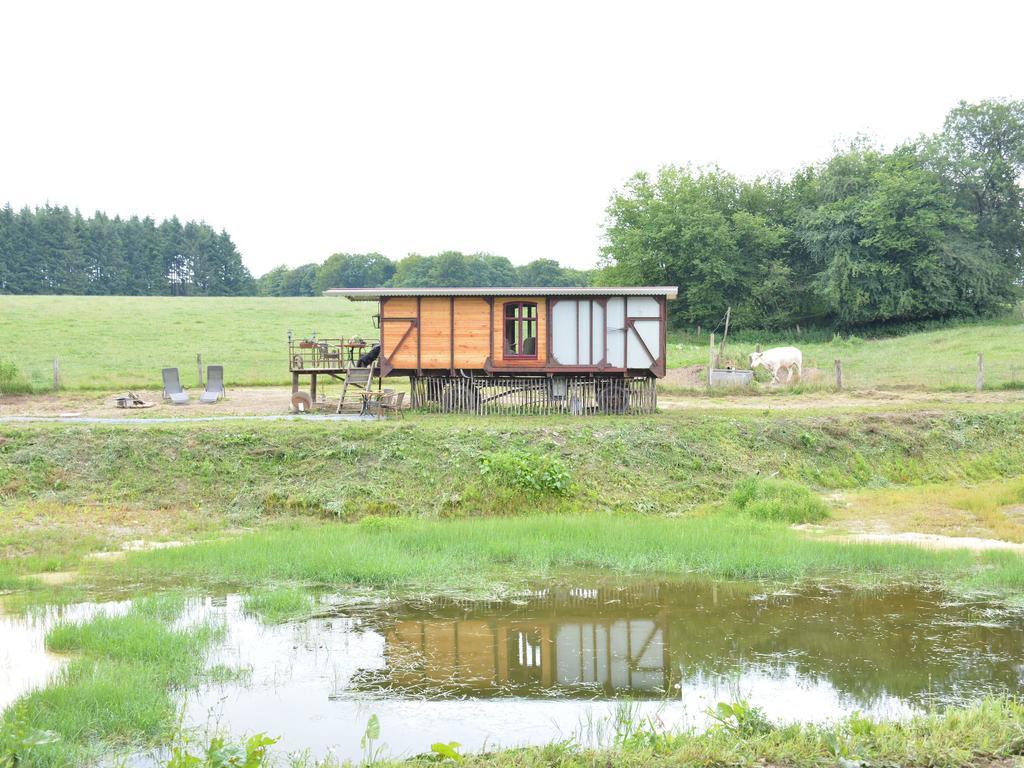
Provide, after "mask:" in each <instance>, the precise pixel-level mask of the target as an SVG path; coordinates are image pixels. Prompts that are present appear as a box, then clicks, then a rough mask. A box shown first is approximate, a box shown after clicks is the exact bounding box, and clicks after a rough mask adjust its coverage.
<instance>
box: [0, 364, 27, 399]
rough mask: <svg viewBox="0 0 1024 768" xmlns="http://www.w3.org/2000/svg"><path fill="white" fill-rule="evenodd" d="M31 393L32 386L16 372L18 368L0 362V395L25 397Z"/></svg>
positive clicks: (19, 372)
mask: <svg viewBox="0 0 1024 768" xmlns="http://www.w3.org/2000/svg"><path fill="white" fill-rule="evenodd" d="M31 392H32V384H31V383H29V380H28V379H26V378H25V377H24V376H23V375H22V373H21V371H19V370H18V366H16V365H15V364H14V363H10V362H7V361H4V360H0V395H27V394H30V393H31Z"/></svg>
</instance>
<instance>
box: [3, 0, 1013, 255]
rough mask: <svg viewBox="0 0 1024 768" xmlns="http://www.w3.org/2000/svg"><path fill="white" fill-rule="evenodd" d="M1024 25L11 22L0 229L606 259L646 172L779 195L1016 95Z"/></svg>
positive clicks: (383, 5)
mask: <svg viewBox="0 0 1024 768" xmlns="http://www.w3.org/2000/svg"><path fill="white" fill-rule="evenodd" d="M1022 29H1024V3H1020V2H1006V3H989V2H978V1H977V0H974V1H973V2H970V3H959V4H955V5H954V4H952V3H950V4H946V3H938V2H922V3H910V2H895V1H894V0H888V1H887V2H882V3H872V2H861V1H859V0H858V2H852V1H851V2H843V3H839V2H821V1H820V0H819V1H818V2H809V3H779V2H763V1H762V2H751V3H729V2H706V3H684V2H675V3H647V2H634V1H631V2H621V3H616V4H604V3H595V2H581V3H556V2H540V3H530V2H509V3H504V4H501V3H492V2H466V3H434V2H423V1H422V0H421V1H419V2H410V3H392V2H360V3H340V2H337V3H323V4H320V3H303V2H291V3H284V2H278V3H274V4H266V5H264V4H259V3H255V2H238V3H231V2H211V1H210V0H204V1H203V2H163V3H155V2H137V1H136V0H132V2H124V3H117V2H82V1H81V0H73V1H71V2H49V1H48V2H31V1H30V0H21V1H20V2H12V3H5V4H4V6H3V9H2V14H0V66H2V68H3V73H4V79H3V86H2V88H0V204H2V203H3V202H4V201H9V202H10V203H11V204H12V205H13V206H15V207H21V206H23V205H30V206H32V205H42V204H44V203H46V202H47V201H49V202H51V203H55V204H66V205H68V206H70V207H72V208H75V207H78V208H80V209H81V211H82V212H83V213H84V214H90V213H91V212H93V211H94V210H96V209H101V210H104V211H106V212H108V213H110V214H111V215H113V214H121V215H122V216H126V215H131V214H138V215H140V216H143V215H150V216H153V217H154V218H157V219H160V218H164V217H168V216H171V215H174V214H177V215H178V216H179V217H181V218H182V219H193V218H194V219H203V220H205V221H206V222H208V223H209V224H211V225H212V226H214V227H216V228H218V229H220V228H224V229H227V230H228V232H230V233H231V235H232V237H233V238H234V240H235V242H236V243H237V244H238V247H239V249H240V250H241V252H242V254H243V258H244V260H245V263H246V264H247V265H248V267H249V268H250V269H251V270H252V272H253V273H254V274H256V275H259V274H262V273H263V272H265V271H267V270H268V269H269V268H270V267H272V266H274V265H276V264H281V263H284V264H289V265H297V264H302V263H306V262H310V261H322V260H323V259H324V258H326V257H327V256H328V255H330V254H331V253H333V252H335V251H350V252H365V251H380V252H382V253H384V254H386V255H387V256H390V257H392V258H400V257H402V256H404V255H406V254H407V253H409V252H418V253H435V252H437V251H441V250H445V249H457V250H462V251H467V252H471V251H487V252H490V253H495V254H500V255H504V256H508V257H509V258H510V259H511V260H512V261H513V262H514V263H524V262H526V261H529V260H531V259H534V258H539V257H548V258H555V259H558V260H559V261H561V262H562V263H564V264H567V265H571V266H576V267H586V266H589V265H592V264H593V263H594V262H595V261H596V258H597V252H598V248H599V247H600V242H601V226H602V222H603V218H604V209H605V206H606V205H607V202H608V198H609V196H610V195H611V193H612V192H613V190H614V189H615V188H616V187H617V186H620V185H621V184H622V183H623V181H624V180H626V179H627V178H628V177H629V176H630V175H632V174H633V173H634V172H636V171H637V170H641V169H643V170H656V169H657V168H658V167H659V166H660V165H663V164H667V163H676V164H687V163H690V164H694V165H707V164H715V163H717V164H719V165H721V166H722V167H724V168H726V169H729V170H732V171H735V172H737V173H740V174H742V175H745V176H755V175H758V174H761V173H764V172H768V171H783V172H786V171H789V170H792V169H794V168H796V167H798V166H800V165H802V164H805V163H808V162H813V161H815V160H817V159H820V158H821V157H823V156H824V155H825V154H827V153H828V151H829V150H830V148H831V147H832V146H833V144H834V143H835V141H836V140H837V139H841V138H844V137H845V138H849V137H852V136H854V135H856V134H857V133H859V132H867V133H870V134H872V135H874V136H875V137H877V139H878V140H879V141H881V142H882V143H884V144H887V145H892V144H893V143H896V142H898V141H900V140H902V139H904V138H907V137H912V136H916V135H917V134H919V133H922V132H932V131H935V130H938V129H939V128H940V127H941V124H942V118H943V116H944V114H945V113H946V111H947V110H948V109H949V108H950V107H952V106H954V105H955V103H956V102H957V101H958V100H959V99H967V100H978V99H982V98H987V97H993V96H1011V97H1016V98H1021V97H1022V96H1024V59H1022V58H1021V30H1022Z"/></svg>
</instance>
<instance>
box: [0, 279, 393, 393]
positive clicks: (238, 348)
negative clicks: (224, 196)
mask: <svg viewBox="0 0 1024 768" xmlns="http://www.w3.org/2000/svg"><path fill="white" fill-rule="evenodd" d="M375 306H376V305H375V304H371V303H365V302H362V303H357V302H352V301H349V300H347V299H339V298H326V297H314V298H235V297H230V298H190V297H182V298H177V297H161V296H155V297H154V296H146V297H133V296H0V361H7V362H13V363H14V364H15V365H17V366H18V368H19V370H20V371H21V373H22V374H23V375H24V376H26V377H27V378H28V380H29V381H30V383H31V384H32V385H33V386H34V387H36V388H41V389H47V390H48V389H49V388H50V387H51V384H52V381H53V358H58V359H59V360H60V370H61V378H62V382H63V385H64V387H65V388H67V389H99V390H110V391H113V390H117V389H126V388H138V389H144V388H150V389H152V388H154V387H159V386H160V369H161V368H164V367H169V366H177V367H178V368H180V369H181V374H182V383H183V384H184V385H185V386H193V385H194V384H195V383H196V377H197V372H196V354H197V353H200V354H202V356H203V361H204V363H206V364H209V363H221V364H223V365H224V370H225V376H226V377H227V381H228V386H231V385H232V384H233V385H235V386H238V385H258V384H282V383H286V382H287V381H289V375H288V347H287V344H288V331H289V330H291V331H293V332H294V334H295V335H296V336H297V337H304V336H307V335H310V334H312V333H313V332H314V331H315V332H316V333H317V335H318V336H320V337H322V338H323V337H327V338H332V337H338V336H362V337H364V338H376V336H377V331H376V330H375V329H374V328H373V324H372V322H371V320H370V316H371V315H372V314H373V312H374V311H376V310H375V309H374V308H375Z"/></svg>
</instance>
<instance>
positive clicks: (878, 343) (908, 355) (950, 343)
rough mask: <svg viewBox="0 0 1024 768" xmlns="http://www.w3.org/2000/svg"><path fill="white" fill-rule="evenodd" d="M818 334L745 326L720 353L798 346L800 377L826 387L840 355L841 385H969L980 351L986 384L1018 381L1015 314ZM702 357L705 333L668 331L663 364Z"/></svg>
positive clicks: (1023, 371)
mask: <svg viewBox="0 0 1024 768" xmlns="http://www.w3.org/2000/svg"><path fill="white" fill-rule="evenodd" d="M821 335H822V334H820V333H816V334H813V337H814V338H815V340H813V341H809V340H807V339H806V338H805V337H802V336H800V335H797V334H796V333H793V332H790V333H771V332H765V333H764V334H763V335H759V334H756V333H754V332H750V331H747V332H744V333H743V334H742V337H741V338H742V339H743V341H740V342H735V343H730V344H729V345H728V346H727V347H726V350H725V353H724V356H723V359H726V360H732V361H734V362H735V363H736V364H737V366H738V367H746V362H747V360H748V355H749V354H750V353H751V352H753V351H754V346H755V343H760V344H761V346H762V348H764V349H768V348H769V347H775V346H795V347H798V348H799V349H800V351H801V352H802V353H803V360H804V368H805V369H810V370H809V371H808V375H807V376H806V379H807V383H808V384H810V385H812V386H815V385H817V386H832V385H833V384H834V382H835V376H834V362H835V360H836V359H839V360H841V361H842V369H843V386H844V387H845V388H847V389H873V388H919V389H973V388H974V386H975V378H976V375H977V371H978V354H979V353H981V354H983V355H984V362H985V384H986V386H988V387H1008V386H1021V387H1024V322H1022V321H1021V317H1020V314H1019V313H1015V314H1014V315H1013V316H1012V317H1009V316H1008V317H1006V318H1004V319H1002V320H999V321H988V322H979V323H975V324H967V325H959V326H952V327H949V328H942V329H938V330H931V331H924V332H919V333H912V334H909V335H904V336H893V337H890V338H879V339H868V340H865V339H860V338H858V337H856V336H854V337H849V338H838V337H837V338H834V339H832V340H827V341H826V340H821V339H820V337H821ZM755 339H756V341H755ZM719 340H720V339H719ZM707 361H708V339H707V334H705V335H704V336H703V338H702V339H701V340H699V341H698V340H697V339H696V338H695V336H694V335H693V334H682V333H675V334H671V337H670V339H669V356H668V364H669V367H671V368H676V367H681V366H691V365H707Z"/></svg>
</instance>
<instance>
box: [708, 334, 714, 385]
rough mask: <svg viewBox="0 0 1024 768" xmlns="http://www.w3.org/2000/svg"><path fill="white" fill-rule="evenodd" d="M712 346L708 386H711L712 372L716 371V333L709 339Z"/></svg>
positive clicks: (709, 353) (709, 359)
mask: <svg viewBox="0 0 1024 768" xmlns="http://www.w3.org/2000/svg"><path fill="white" fill-rule="evenodd" d="M708 338H709V339H710V344H709V346H708V386H709V387H710V386H711V372H712V371H713V370H714V369H715V334H714V332H712V333H711V335H710V336H709V337H708Z"/></svg>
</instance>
